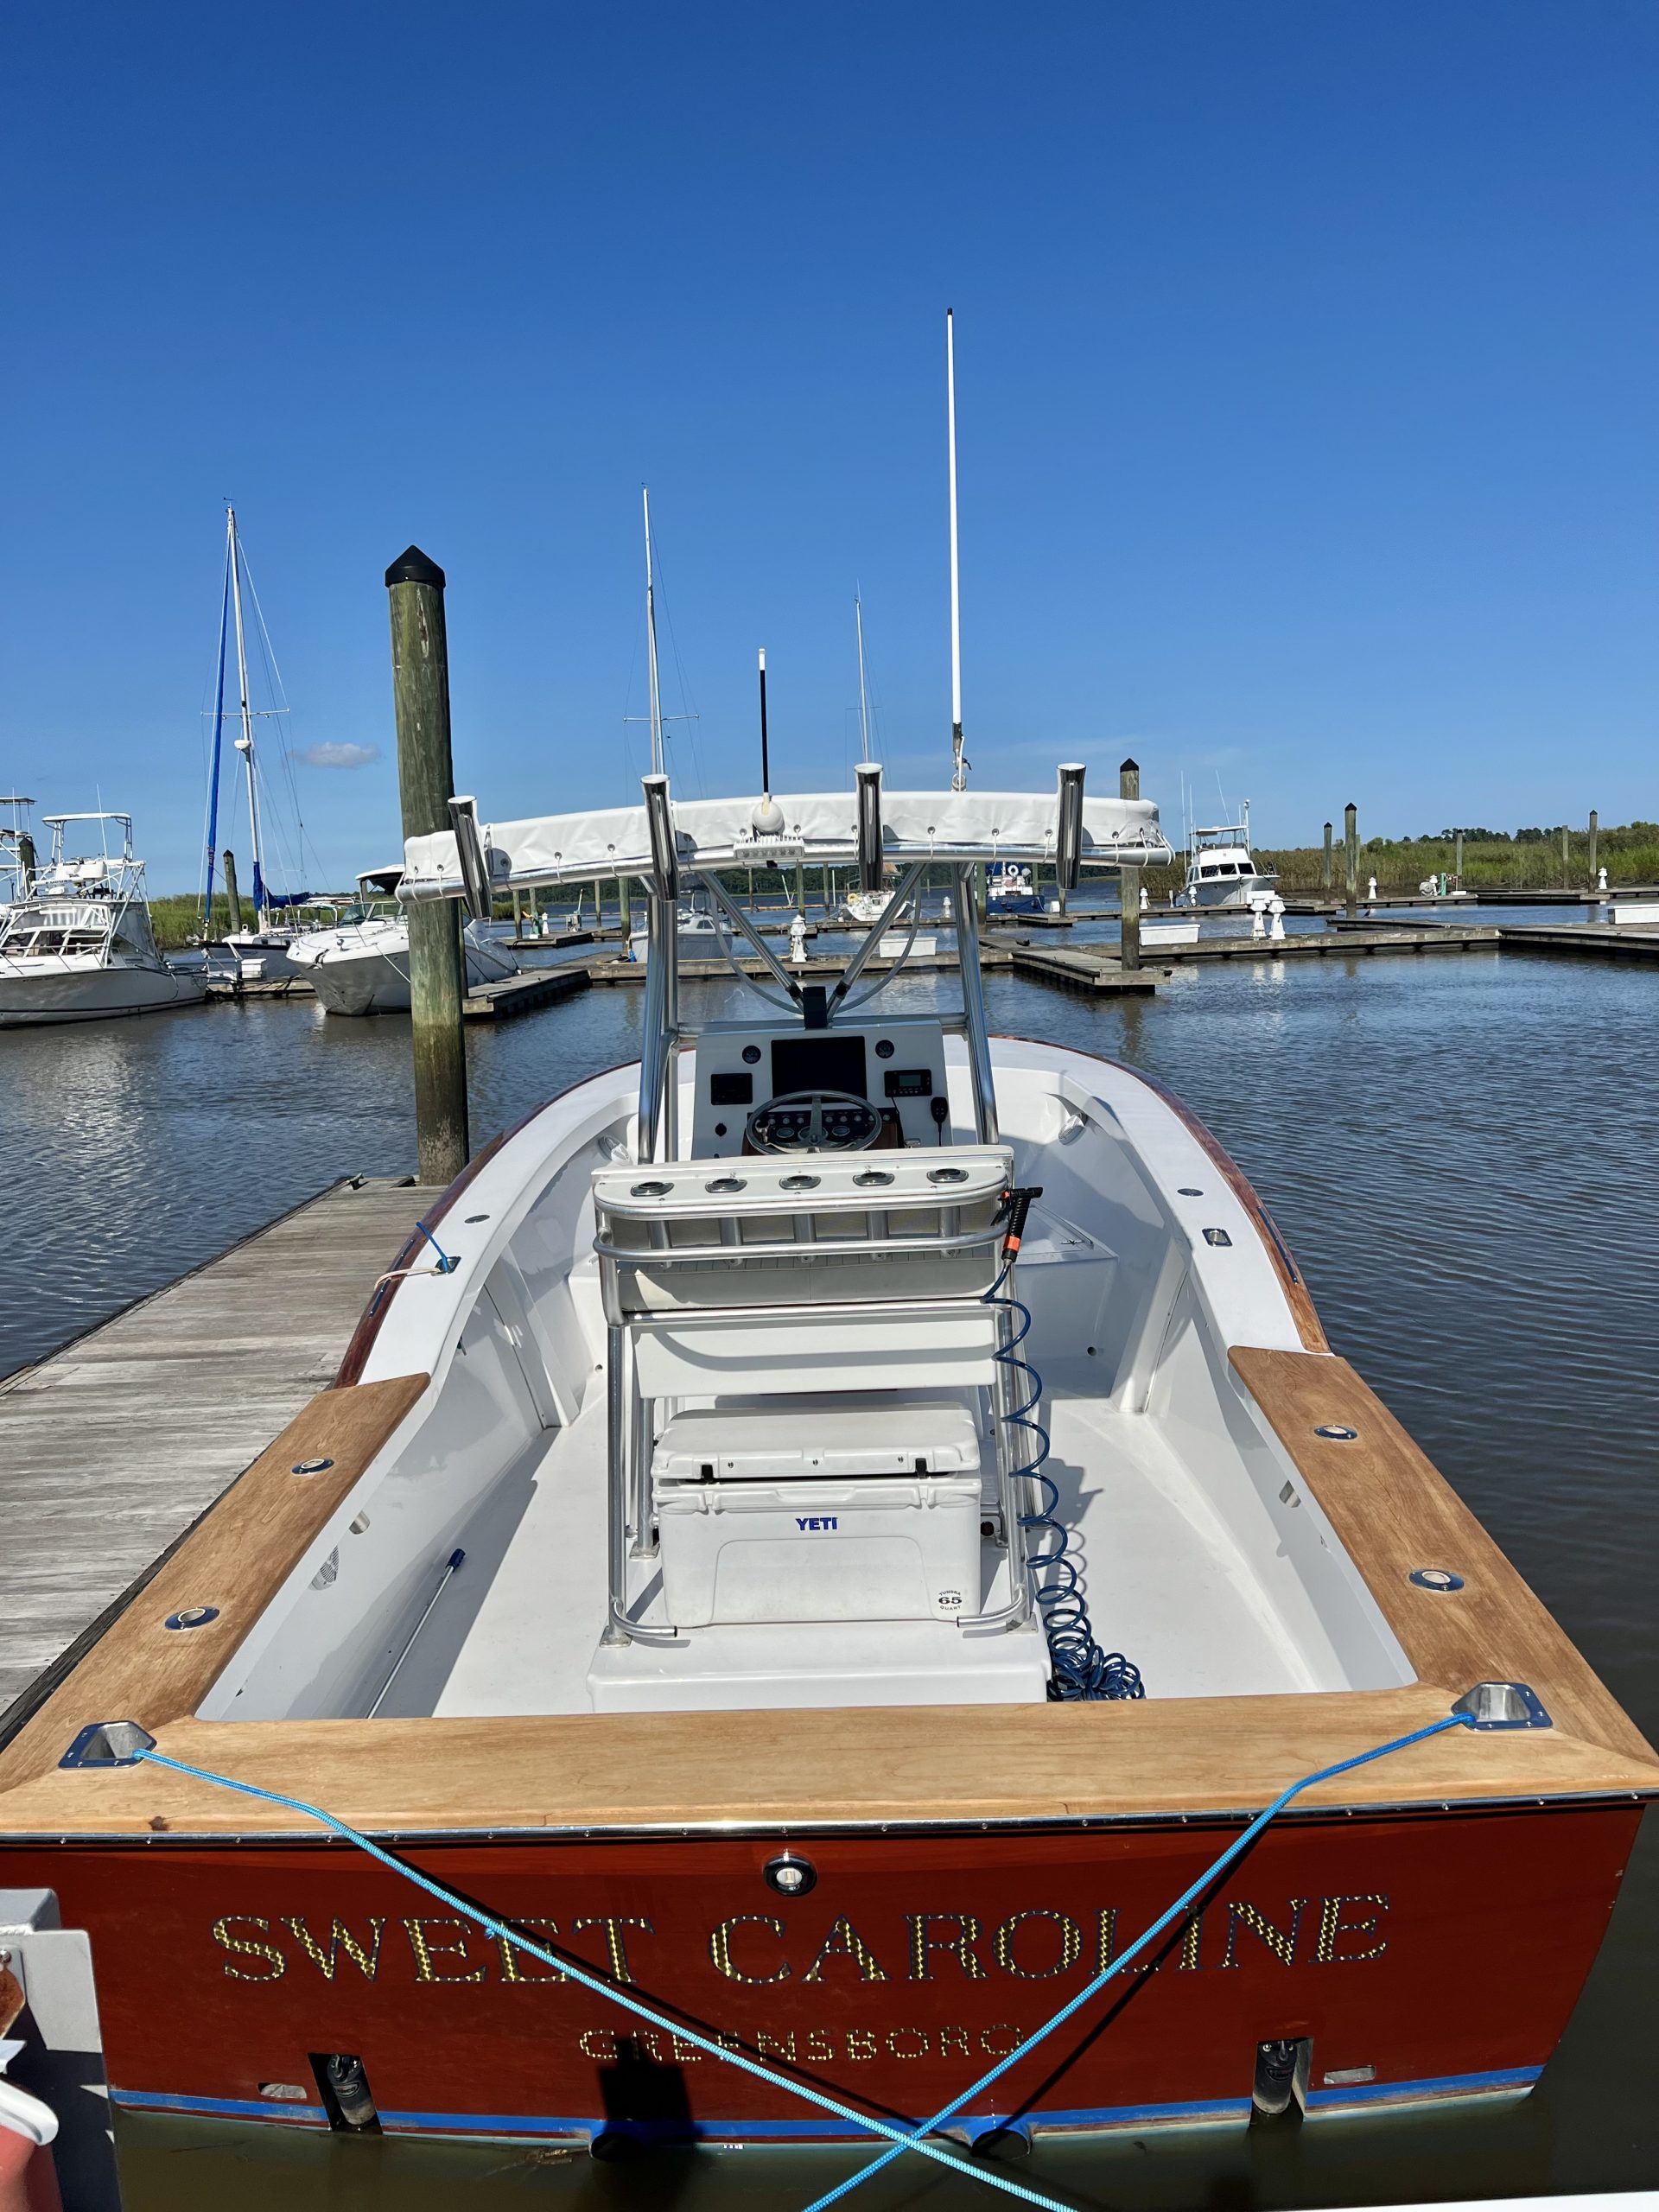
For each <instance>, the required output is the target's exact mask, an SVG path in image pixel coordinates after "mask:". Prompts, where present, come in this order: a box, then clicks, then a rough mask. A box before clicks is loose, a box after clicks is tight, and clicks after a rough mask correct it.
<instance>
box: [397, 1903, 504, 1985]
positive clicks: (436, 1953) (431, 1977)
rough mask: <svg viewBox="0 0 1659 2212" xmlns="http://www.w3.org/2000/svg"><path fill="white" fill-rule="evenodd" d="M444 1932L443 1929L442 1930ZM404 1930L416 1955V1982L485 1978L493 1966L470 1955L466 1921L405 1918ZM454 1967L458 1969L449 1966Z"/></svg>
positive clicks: (429, 1915) (430, 1917)
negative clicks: (450, 1969)
mask: <svg viewBox="0 0 1659 2212" xmlns="http://www.w3.org/2000/svg"><path fill="white" fill-rule="evenodd" d="M440 1931H442V1932H440ZM404 1934H405V1935H406V1936H408V1938H409V1948H410V1951H411V1952H412V1953H413V1954H414V1958H415V1979H416V1981H483V1980H485V1979H486V1977H487V1975H488V1974H489V1968H488V1967H486V1965H485V1964H484V1963H483V1961H482V1960H480V1961H478V1962H477V1964H474V1961H472V1959H471V1958H470V1957H469V1956H468V1955H467V1923H466V1921H464V1920H448V1919H440V1918H435V1917H434V1916H432V1915H431V1914H427V1915H425V1916H423V1917H422V1918H420V1919H416V1920H405V1921H404ZM451 1967H453V1968H454V1971H453V1972H450V1971H448V1970H447V1969H448V1968H451Z"/></svg>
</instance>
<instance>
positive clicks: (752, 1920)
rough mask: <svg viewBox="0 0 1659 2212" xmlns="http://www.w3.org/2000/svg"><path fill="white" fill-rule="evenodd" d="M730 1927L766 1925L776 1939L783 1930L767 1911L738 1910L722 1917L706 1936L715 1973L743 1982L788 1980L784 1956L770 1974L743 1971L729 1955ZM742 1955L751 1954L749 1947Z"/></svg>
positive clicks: (730, 1947)
mask: <svg viewBox="0 0 1659 2212" xmlns="http://www.w3.org/2000/svg"><path fill="white" fill-rule="evenodd" d="M734 1928H769V1929H771V1930H772V1934H773V1935H774V1936H777V1937H778V1938H779V1940H780V1941H781V1940H782V1937H783V1933H784V1923H783V1922H782V1921H781V1920H775V1919H773V1918H772V1915H771V1914H770V1913H765V1912H739V1913H734V1915H733V1916H732V1917H731V1919H729V1920H722V1921H721V1923H720V1925H719V1927H718V1928H716V1929H715V1932H714V1934H713V1935H712V1936H710V1937H709V1957H710V1958H711V1959H713V1961H714V1962H715V1971H716V1973H719V1974H724V1975H725V1977H726V1979H727V1980H728V1981H747V1982H752V1983H757V1984H758V1983H761V1982H768V1981H787V1980H789V1961H788V1960H787V1959H785V1960H784V1961H782V1963H781V1964H780V1965H779V1966H778V1967H776V1968H775V1969H774V1970H773V1971H772V1973H771V1974H745V1973H744V1972H743V1970H742V1968H741V1967H739V1966H738V1965H736V1964H735V1962H734V1960H733V1958H732V1930H733V1929H734ZM746 1955H747V1956H749V1957H753V1955H754V1953H753V1950H752V1949H751V1950H750V1951H748V1952H747V1954H746Z"/></svg>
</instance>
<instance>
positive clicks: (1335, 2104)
mask: <svg viewBox="0 0 1659 2212" xmlns="http://www.w3.org/2000/svg"><path fill="white" fill-rule="evenodd" d="M1542 2071H1543V2069H1542V2068H1541V2067H1538V2066H1515V2067H1510V2068H1508V2069H1504V2070H1503V2071H1502V2072H1499V2073H1495V2074H1444V2075H1437V2076H1434V2077H1433V2078H1432V2079H1430V2080H1427V2081H1422V2082H1352V2083H1350V2084H1348V2085H1346V2086H1344V2087H1343V2088H1332V2089H1315V2090H1313V2091H1312V2092H1311V2093H1310V2094H1309V2097H1308V2108H1309V2110H1310V2111H1313V2112H1330V2111H1334V2110H1338V2109H1340V2110H1350V2111H1351V2110H1353V2109H1354V2108H1356V2107H1366V2106H1370V2105H1378V2104H1399V2103H1418V2102H1421V2101H1426V2100H1428V2099H1432V2098H1437V2097H1492V2096H1519V2095H1521V2094H1522V2093H1523V2092H1524V2091H1526V2090H1528V2089H1529V2088H1531V2087H1532V2085H1533V2083H1534V2082H1535V2081H1536V2080H1537V2079H1538V2076H1539V2075H1540V2074H1541V2072H1542ZM110 2094H111V2098H112V2099H113V2101H114V2102H115V2103H117V2104H118V2105H122V2106H125V2107H130V2108H132V2109H134V2110H137V2111H142V2112H178V2113H201V2114H204V2115H206V2116H208V2117H211V2118H213V2119H216V2120H286V2121H289V2122H290V2123H294V2122H298V2123H301V2124H303V2125H305V2126H312V2127H322V2126H327V2120H328V2115H327V2112H326V2111H325V2110H324V2108H323V2107H322V2106H321V2105H320V2104H286V2103H283V2102H281V2101H277V2100H276V2099H271V2100H270V2101H267V2100H266V2099H264V2098H263V2097H186V2096H170V2095H168V2094H162V2093H161V2092H158V2091H155V2090H150V2089H111V2093H110ZM1249 2108H1250V2104H1249V2098H1248V2097H1215V2098H1209V2099H1205V2100H1200V2101H1197V2102H1194V2103H1190V2104H1169V2105H1101V2106H1083V2107H1078V2108H1077V2109H1074V2110H1069V2111H1060V2112H1042V2113H1020V2114H1019V2115H1018V2118H1019V2121H1020V2125H1022V2126H1034V2127H1035V2128H1037V2129H1039V2130H1041V2129H1043V2128H1046V2127H1071V2128H1085V2127H1098V2128H1109V2127H1135V2126H1152V2125H1154V2124H1156V2123H1158V2122H1160V2121H1161V2122H1164V2123H1166V2124H1168V2123H1173V2124H1176V2125H1179V2124H1181V2123H1183V2122H1184V2123H1185V2125H1187V2126H1204V2125H1205V2124H1206V2123H1213V2122H1215V2121H1217V2120H1243V2118H1244V2116H1245V2115H1246V2113H1248V2112H1249ZM1011 2117H1013V2115H1010V2114H1009V2113H1000V2112H991V2113H972V2114H969V2115H966V2116H963V2117H962V2118H961V2119H959V2120H957V2121H955V2122H953V2123H952V2124H953V2126H961V2127H963V2128H964V2129H966V2130H967V2131H968V2132H969V2133H971V2134H977V2133H980V2132H981V2131H982V2130H983V2129H985V2128H988V2127H995V2126H1001V2125H1004V2124H1006V2123H1007V2120H1009V2119H1010V2118H1011ZM380 2120H381V2125H382V2126H385V2127H387V2128H390V2129H393V2130H398V2131H406V2132H408V2133H410V2134H445V2135H497V2136H499V2135H533V2136H547V2137H564V2138H566V2139H569V2138H571V2137H575V2138H577V2139H580V2140H582V2141H584V2142H585V2141H588V2139H591V2138H592V2137H594V2136H595V2135H601V2134H603V2133H605V2132H606V2130H607V2127H610V2126H613V2124H612V2123H610V2122H607V2121H606V2120H595V2119H578V2118H575V2117H572V2116H566V2115H560V2114H556V2113H542V2114H537V2115H534V2116H530V2117H526V2116H524V2115H523V2114H520V2113H462V2112H383V2113H381V2115H380ZM613 2132H615V2133H639V2134H641V2135H649V2134H651V2133H652V2132H653V2131H652V2128H651V2126H649V2125H648V2124H642V2125H640V2126H638V2127H637V2128H633V2129H630V2128H629V2126H628V2125H627V2123H626V2122H624V2123H622V2124H621V2126H620V2127H614V2128H613ZM691 2133H692V2134H693V2135H694V2136H696V2137H698V2138H701V2139H704V2140H706V2141H709V2142H715V2143H734V2142H741V2143H791V2142H808V2141H817V2142H847V2141H851V2142H863V2141H865V2140H866V2138H865V2137H863V2136H832V2135H830V2134H829V2133H828V2131H827V2130H826V2128H825V2126H824V2125H823V2122H822V2121H819V2120H721V2121H719V2122H715V2123H713V2124H711V2125H709V2126H702V2127H699V2126H696V2125H695V2124H694V2126H693V2127H692V2130H691Z"/></svg>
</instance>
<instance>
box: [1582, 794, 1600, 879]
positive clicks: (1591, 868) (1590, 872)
mask: <svg viewBox="0 0 1659 2212" xmlns="http://www.w3.org/2000/svg"><path fill="white" fill-rule="evenodd" d="M1600 836H1601V819H1600V817H1599V815H1598V814H1597V812H1596V810H1595V808H1594V807H1593V806H1592V808H1591V810H1590V858H1589V864H1588V866H1587V867H1586V869H1585V880H1586V883H1588V885H1589V887H1590V888H1591V889H1592V891H1593V890H1594V889H1595V887H1596V845H1597V842H1598V841H1599V838H1600Z"/></svg>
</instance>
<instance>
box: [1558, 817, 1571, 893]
mask: <svg viewBox="0 0 1659 2212" xmlns="http://www.w3.org/2000/svg"><path fill="white" fill-rule="evenodd" d="M1571 866H1572V861H1571V859H1570V858H1569V856H1568V852H1567V824H1566V823H1565V822H1563V823H1562V824H1561V888H1562V890H1563V891H1566V890H1567V889H1569V888H1570V886H1569V884H1568V881H1567V871H1568V869H1569V868H1571Z"/></svg>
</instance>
